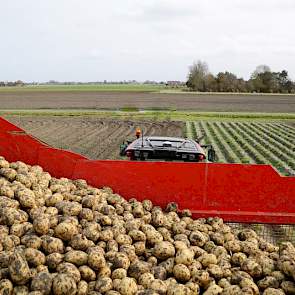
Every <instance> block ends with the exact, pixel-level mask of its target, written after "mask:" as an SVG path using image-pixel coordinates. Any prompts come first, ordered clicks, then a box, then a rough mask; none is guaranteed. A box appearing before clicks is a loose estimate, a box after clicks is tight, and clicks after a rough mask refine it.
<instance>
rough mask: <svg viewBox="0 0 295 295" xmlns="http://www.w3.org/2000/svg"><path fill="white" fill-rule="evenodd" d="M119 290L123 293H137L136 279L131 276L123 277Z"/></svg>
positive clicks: (125, 294)
mask: <svg viewBox="0 0 295 295" xmlns="http://www.w3.org/2000/svg"><path fill="white" fill-rule="evenodd" d="M117 291H118V292H120V293H121V294H122V295H135V294H136V292H137V285H136V282H135V280H134V279H131V278H123V279H122V280H121V282H120V284H119V285H118V287H117Z"/></svg>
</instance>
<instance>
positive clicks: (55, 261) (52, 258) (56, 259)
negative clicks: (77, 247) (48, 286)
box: [46, 253, 64, 269]
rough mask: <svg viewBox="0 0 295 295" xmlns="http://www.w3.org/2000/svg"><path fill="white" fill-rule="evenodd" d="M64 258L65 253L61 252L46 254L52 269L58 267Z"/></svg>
mask: <svg viewBox="0 0 295 295" xmlns="http://www.w3.org/2000/svg"><path fill="white" fill-rule="evenodd" d="M63 258H64V255H63V254H60V253H51V254H49V255H48V256H46V264H47V266H48V267H49V268H50V269H56V268H57V266H58V265H59V264H60V263H62V261H63Z"/></svg>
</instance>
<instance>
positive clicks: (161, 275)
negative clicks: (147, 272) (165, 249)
mask: <svg viewBox="0 0 295 295" xmlns="http://www.w3.org/2000/svg"><path fill="white" fill-rule="evenodd" d="M151 273H152V274H153V275H154V277H155V278H156V279H160V280H162V281H164V280H166V278H167V271H166V269H165V268H164V267H163V266H154V267H153V268H152V269H151Z"/></svg>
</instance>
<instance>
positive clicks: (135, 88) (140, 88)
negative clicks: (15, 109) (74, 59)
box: [0, 84, 169, 92]
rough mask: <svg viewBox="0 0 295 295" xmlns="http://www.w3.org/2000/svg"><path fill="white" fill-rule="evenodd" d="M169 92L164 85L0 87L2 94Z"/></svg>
mask: <svg viewBox="0 0 295 295" xmlns="http://www.w3.org/2000/svg"><path fill="white" fill-rule="evenodd" d="M165 89H166V90H168V89H169V87H167V86H165V85H162V84H87V85H30V86H11V87H8V86H6V87H0V92H20V91H28V92H30V91H33V92H35V91H36V92H43V91H44V92H48V91H62V92H71V91H78V92H87V91H110V92H155V91H156V92H157V91H160V90H165Z"/></svg>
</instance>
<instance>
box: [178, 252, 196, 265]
mask: <svg viewBox="0 0 295 295" xmlns="http://www.w3.org/2000/svg"><path fill="white" fill-rule="evenodd" d="M194 256H195V253H194V252H193V251H192V250H190V249H181V250H179V251H177V253H176V257H175V262H176V264H184V265H190V264H192V262H193V260H194Z"/></svg>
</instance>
